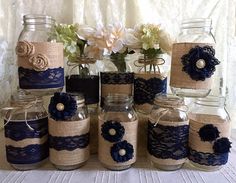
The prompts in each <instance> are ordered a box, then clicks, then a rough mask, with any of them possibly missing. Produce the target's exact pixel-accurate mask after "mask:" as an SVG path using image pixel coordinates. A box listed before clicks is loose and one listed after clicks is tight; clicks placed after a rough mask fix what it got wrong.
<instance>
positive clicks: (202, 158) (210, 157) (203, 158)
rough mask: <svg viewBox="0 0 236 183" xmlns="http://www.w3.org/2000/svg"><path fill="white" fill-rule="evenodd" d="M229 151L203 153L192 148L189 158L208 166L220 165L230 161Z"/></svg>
mask: <svg viewBox="0 0 236 183" xmlns="http://www.w3.org/2000/svg"><path fill="white" fill-rule="evenodd" d="M228 156H229V153H203V152H198V151H195V150H193V149H191V148H190V150H189V156H188V159H189V160H191V161H193V162H194V163H198V164H200V165H206V166H220V165H224V164H226V163H227V162H228Z"/></svg>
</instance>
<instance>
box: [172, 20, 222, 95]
mask: <svg viewBox="0 0 236 183" xmlns="http://www.w3.org/2000/svg"><path fill="white" fill-rule="evenodd" d="M211 30H212V21H211V19H188V20H185V21H183V22H182V26H181V32H180V34H179V36H178V40H177V43H175V44H174V45H173V49H172V62H171V78H170V86H171V91H172V92H173V93H174V94H176V95H178V96H184V97H206V96H207V95H208V94H209V93H210V91H211V84H212V78H213V77H212V75H213V74H214V71H215V65H218V64H219V61H216V63H214V64H211V65H210V64H208V63H210V62H212V60H213V58H214V59H215V57H214V56H215V51H214V45H215V38H214V36H213V34H212V32H211ZM205 46H210V47H211V48H210V51H209V48H206V47H205ZM197 47H200V49H199V48H197ZM201 48H204V49H201ZM190 50H191V51H190ZM199 50H200V51H199ZM202 50H204V51H202ZM208 51H209V52H208ZM196 52H197V54H195V53H196ZM200 52H201V53H200ZM206 53H207V54H208V55H209V57H208V58H206V57H205V56H206ZM204 54H205V56H204ZM183 56H185V57H183ZM209 58H211V59H209ZM183 62H184V63H185V64H184V63H183ZM204 73H207V74H208V76H206V75H204Z"/></svg>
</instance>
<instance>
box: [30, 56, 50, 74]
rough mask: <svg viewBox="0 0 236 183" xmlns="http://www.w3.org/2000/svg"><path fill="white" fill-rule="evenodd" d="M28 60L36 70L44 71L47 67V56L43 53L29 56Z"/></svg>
mask: <svg viewBox="0 0 236 183" xmlns="http://www.w3.org/2000/svg"><path fill="white" fill-rule="evenodd" d="M29 62H30V63H31V65H32V66H33V69H34V70H36V71H45V70H47V68H48V58H47V57H46V56H45V55H43V54H40V53H39V54H37V55H33V56H31V57H30V58H29Z"/></svg>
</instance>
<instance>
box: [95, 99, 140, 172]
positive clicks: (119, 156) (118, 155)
mask: <svg viewBox="0 0 236 183" xmlns="http://www.w3.org/2000/svg"><path fill="white" fill-rule="evenodd" d="M98 131H99V132H98V138H99V139H98V140H99V141H98V146H99V148H98V158H99V160H100V162H101V163H102V165H103V166H104V167H106V168H108V169H111V170H124V169H127V168H130V167H131V165H132V164H133V163H135V161H136V156H137V131H138V119H137V115H136V113H135V111H134V109H133V107H132V98H131V97H130V96H128V95H121V94H113V95H109V96H107V97H106V98H105V105H104V108H103V110H102V111H101V113H100V114H99V124H98Z"/></svg>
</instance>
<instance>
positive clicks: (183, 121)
mask: <svg viewBox="0 0 236 183" xmlns="http://www.w3.org/2000/svg"><path fill="white" fill-rule="evenodd" d="M147 134H148V141H147V144H148V145H147V148H148V157H149V159H150V160H151V162H152V164H153V165H154V167H156V168H158V169H162V170H177V169H179V168H181V167H182V166H183V164H184V163H185V161H186V159H187V156H188V135H189V119H188V115H187V109H186V106H185V105H184V100H183V98H180V97H177V96H172V95H164V94H162V95H156V97H155V100H154V106H153V109H152V111H151V113H150V115H149V121H148V132H147Z"/></svg>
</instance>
